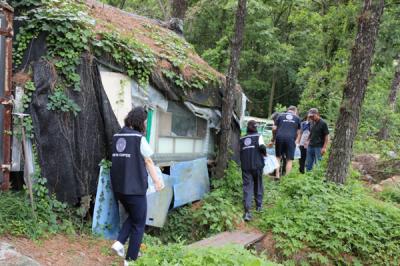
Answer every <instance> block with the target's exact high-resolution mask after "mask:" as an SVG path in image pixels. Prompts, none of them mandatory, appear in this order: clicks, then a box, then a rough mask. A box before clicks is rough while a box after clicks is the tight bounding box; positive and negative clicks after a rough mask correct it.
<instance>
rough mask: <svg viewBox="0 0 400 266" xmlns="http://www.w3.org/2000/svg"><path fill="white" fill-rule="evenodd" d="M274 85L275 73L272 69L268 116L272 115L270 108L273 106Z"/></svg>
mask: <svg viewBox="0 0 400 266" xmlns="http://www.w3.org/2000/svg"><path fill="white" fill-rule="evenodd" d="M275 87H276V73H275V71H274V72H272V86H271V93H270V95H269V105H268V117H270V116H271V115H272V109H273V108H274V97H275Z"/></svg>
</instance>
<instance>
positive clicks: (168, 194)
mask: <svg viewBox="0 0 400 266" xmlns="http://www.w3.org/2000/svg"><path fill="white" fill-rule="evenodd" d="M157 172H158V175H159V176H160V175H161V176H162V178H163V181H164V185H165V187H164V189H163V190H161V191H160V192H155V188H154V185H153V182H152V181H151V178H150V176H149V188H148V190H147V217H146V225H151V226H155V227H163V226H164V224H165V221H166V220H167V215H168V210H169V207H170V205H171V201H172V196H173V190H172V183H171V178H170V176H169V175H165V174H161V171H160V170H159V168H157Z"/></svg>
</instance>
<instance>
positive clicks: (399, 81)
mask: <svg viewBox="0 0 400 266" xmlns="http://www.w3.org/2000/svg"><path fill="white" fill-rule="evenodd" d="M395 62H396V63H397V66H396V70H395V72H394V77H393V81H392V85H391V87H390V93H389V97H388V105H389V112H395V111H396V101H397V96H398V94H399V90H400V55H398V59H397V60H396V61H395ZM388 123H389V117H388V115H386V116H385V118H384V119H383V123H382V128H381V130H380V132H379V137H380V139H382V140H387V139H388V138H389V125H388Z"/></svg>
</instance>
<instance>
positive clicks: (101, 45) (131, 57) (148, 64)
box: [93, 32, 156, 85]
mask: <svg viewBox="0 0 400 266" xmlns="http://www.w3.org/2000/svg"><path fill="white" fill-rule="evenodd" d="M93 47H94V48H95V53H96V55H102V54H103V53H108V54H110V55H111V56H112V58H113V59H114V60H115V62H116V63H117V64H120V65H122V66H123V67H124V68H125V70H126V73H127V74H128V76H129V77H131V78H134V79H136V80H137V81H138V82H139V83H140V84H142V85H143V84H147V83H148V81H149V76H150V73H151V70H152V68H153V67H154V65H155V62H156V59H155V57H154V55H153V53H152V52H151V51H150V49H149V48H148V47H147V46H145V45H144V44H141V43H139V42H138V41H137V40H135V39H134V38H129V37H124V36H121V35H120V34H118V33H116V32H111V33H110V32H103V33H102V36H101V39H100V40H98V39H95V40H93Z"/></svg>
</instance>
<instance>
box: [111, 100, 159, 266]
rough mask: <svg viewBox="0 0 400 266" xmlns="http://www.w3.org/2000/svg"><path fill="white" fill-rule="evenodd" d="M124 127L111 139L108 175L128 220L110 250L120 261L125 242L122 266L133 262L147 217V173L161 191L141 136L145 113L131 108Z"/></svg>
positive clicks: (141, 108) (144, 140) (144, 128)
mask: <svg viewBox="0 0 400 266" xmlns="http://www.w3.org/2000/svg"><path fill="white" fill-rule="evenodd" d="M124 124H125V126H124V127H123V128H122V129H121V131H120V132H118V133H117V134H115V135H114V136H113V144H112V166H111V170H110V175H111V184H112V189H113V191H114V194H115V196H116V198H117V199H118V200H119V201H120V202H121V204H122V205H123V206H124V208H125V210H126V211H127V212H128V218H127V219H126V221H125V222H124V224H123V225H122V228H121V230H120V232H119V235H118V239H117V241H116V242H115V243H114V244H113V245H112V246H111V248H112V249H113V250H114V251H115V252H116V253H117V254H118V255H119V256H121V257H123V256H124V253H125V250H124V244H125V242H126V241H127V240H128V238H129V246H128V252H127V254H126V260H125V261H124V265H127V264H128V261H133V260H136V259H137V257H138V254H139V249H140V244H141V243H142V239H143V234H144V228H145V224H146V215H147V198H146V191H147V187H148V183H147V176H148V173H149V174H150V177H151V178H152V180H153V182H154V184H155V188H156V190H157V191H160V190H161V189H162V188H163V183H162V181H161V179H160V178H159V177H158V175H157V172H156V169H155V167H154V163H153V161H152V159H151V156H152V155H153V151H152V150H151V148H150V146H149V144H148V143H147V141H146V138H145V137H144V136H143V135H144V134H145V132H146V124H147V112H146V110H145V109H144V108H143V107H136V108H134V109H133V110H131V111H130V112H129V113H128V115H127V117H126V118H125V120H124Z"/></svg>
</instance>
